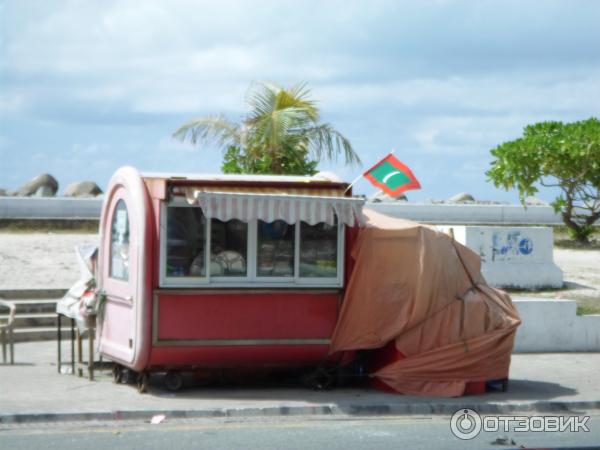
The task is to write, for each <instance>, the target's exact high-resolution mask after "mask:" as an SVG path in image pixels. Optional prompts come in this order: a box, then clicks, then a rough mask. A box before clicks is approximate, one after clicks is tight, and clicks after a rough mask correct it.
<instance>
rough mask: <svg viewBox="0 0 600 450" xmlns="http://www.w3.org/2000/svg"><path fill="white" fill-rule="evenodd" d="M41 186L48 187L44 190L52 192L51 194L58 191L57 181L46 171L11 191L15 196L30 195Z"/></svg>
mask: <svg viewBox="0 0 600 450" xmlns="http://www.w3.org/2000/svg"><path fill="white" fill-rule="evenodd" d="M42 186H45V187H47V188H49V190H46V191H45V192H46V193H49V192H52V195H56V192H57V191H58V181H56V178H54V177H53V176H52V175H50V174H48V173H43V174H41V175H38V176H37V177H35V178H34V179H33V180H31V181H29V182H27V183H25V184H24V185H23V186H21V187H20V188H19V189H17V190H16V191H15V192H13V195H14V196H16V197H30V196H32V195H34V194H35V193H36V192H37V191H38V189H39V188H41V187H42Z"/></svg>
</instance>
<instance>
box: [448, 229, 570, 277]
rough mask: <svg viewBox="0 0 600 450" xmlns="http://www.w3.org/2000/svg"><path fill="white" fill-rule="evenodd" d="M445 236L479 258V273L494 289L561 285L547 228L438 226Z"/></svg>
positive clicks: (550, 231)
mask: <svg viewBox="0 0 600 450" xmlns="http://www.w3.org/2000/svg"><path fill="white" fill-rule="evenodd" d="M437 228H438V229H440V230H441V231H444V232H445V233H450V232H453V233H454V238H455V239H456V240H457V241H458V242H460V243H461V244H463V245H466V246H467V247H469V248H470V249H471V250H473V251H474V252H476V253H477V254H479V256H480V257H481V271H482V273H483V276H484V277H485V279H486V280H487V282H488V283H489V284H490V285H492V286H496V287H511V288H520V289H538V288H549V287H552V288H558V287H561V286H562V285H563V276H562V271H561V270H560V268H559V267H558V266H557V265H556V264H554V260H553V255H552V251H553V246H554V241H553V235H552V228H550V227H515V226H511V227H509V226H504V227H492V226H461V225H451V226H450V225H445V226H444V225H440V226H438V227H437Z"/></svg>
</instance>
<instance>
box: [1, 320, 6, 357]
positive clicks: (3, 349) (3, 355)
mask: <svg viewBox="0 0 600 450" xmlns="http://www.w3.org/2000/svg"><path fill="white" fill-rule="evenodd" d="M0 340H1V341H2V362H3V363H6V330H5V329H4V328H2V330H1V331H0Z"/></svg>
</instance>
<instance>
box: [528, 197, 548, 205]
mask: <svg viewBox="0 0 600 450" xmlns="http://www.w3.org/2000/svg"><path fill="white" fill-rule="evenodd" d="M525 204H526V205H528V206H548V203H546V202H545V201H544V200H541V199H539V198H537V197H526V198H525Z"/></svg>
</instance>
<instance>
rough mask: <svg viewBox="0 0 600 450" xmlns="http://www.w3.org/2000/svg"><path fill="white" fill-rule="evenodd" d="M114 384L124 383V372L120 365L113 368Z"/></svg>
mask: <svg viewBox="0 0 600 450" xmlns="http://www.w3.org/2000/svg"><path fill="white" fill-rule="evenodd" d="M112 375H113V382H114V383H116V384H120V383H122V382H123V370H122V369H121V366H119V365H118V364H114V365H113V368H112Z"/></svg>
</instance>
